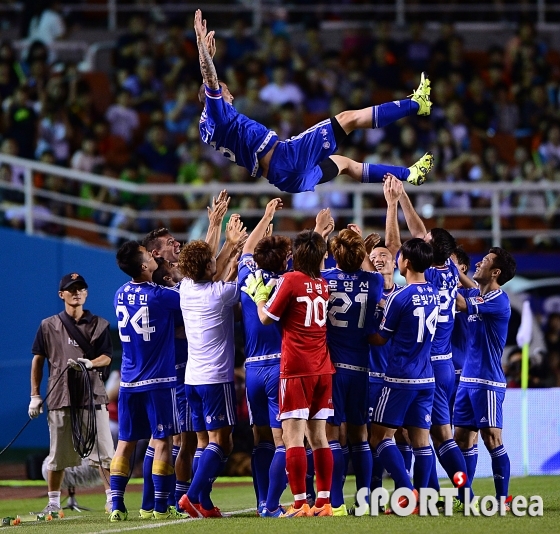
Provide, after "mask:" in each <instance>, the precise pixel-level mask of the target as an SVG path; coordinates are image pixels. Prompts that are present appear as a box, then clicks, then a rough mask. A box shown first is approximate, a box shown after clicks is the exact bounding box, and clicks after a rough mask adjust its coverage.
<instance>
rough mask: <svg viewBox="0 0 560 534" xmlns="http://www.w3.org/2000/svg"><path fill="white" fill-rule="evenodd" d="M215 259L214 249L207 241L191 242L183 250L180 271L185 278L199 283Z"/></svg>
mask: <svg viewBox="0 0 560 534" xmlns="http://www.w3.org/2000/svg"><path fill="white" fill-rule="evenodd" d="M213 257H214V254H213V253H212V249H211V247H210V245H209V244H208V243H206V241H200V240H197V241H191V242H190V243H187V244H186V245H185V246H184V247H183V248H182V249H181V254H179V270H180V271H181V274H182V275H183V276H186V277H187V278H190V279H191V280H194V281H195V282H198V281H199V280H201V279H202V277H203V276H204V273H205V272H206V267H207V265H208V263H209V262H210V261H212V258H213Z"/></svg>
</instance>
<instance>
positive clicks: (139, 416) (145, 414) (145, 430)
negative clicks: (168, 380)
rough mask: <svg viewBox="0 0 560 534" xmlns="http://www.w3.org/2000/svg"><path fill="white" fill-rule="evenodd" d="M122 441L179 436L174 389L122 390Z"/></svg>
mask: <svg viewBox="0 0 560 534" xmlns="http://www.w3.org/2000/svg"><path fill="white" fill-rule="evenodd" d="M118 410H119V440H120V441H138V440H139V439H150V437H154V438H156V439H162V438H165V437H167V436H173V435H175V434H178V433H179V417H178V413H177V399H176V394H175V388H164V389H151V390H149V391H139V392H134V391H130V390H129V389H128V388H121V389H120V390H119V402H118Z"/></svg>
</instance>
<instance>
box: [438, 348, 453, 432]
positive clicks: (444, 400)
mask: <svg viewBox="0 0 560 534" xmlns="http://www.w3.org/2000/svg"><path fill="white" fill-rule="evenodd" d="M432 368H433V370H434V378H435V380H436V389H435V391H434V405H433V407H432V425H450V424H451V414H452V413H453V404H452V403H453V391H454V389H455V367H453V362H452V361H451V358H450V359H448V360H438V361H435V362H432Z"/></svg>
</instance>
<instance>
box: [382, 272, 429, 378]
mask: <svg viewBox="0 0 560 534" xmlns="http://www.w3.org/2000/svg"><path fill="white" fill-rule="evenodd" d="M438 302H439V295H438V290H437V288H436V287H434V286H433V285H432V284H430V283H428V282H424V283H417V284H410V285H407V286H405V287H403V288H402V289H399V290H397V291H395V292H394V293H393V294H392V295H391V296H389V298H388V299H387V302H386V304H385V312H384V313H383V319H382V321H381V324H380V326H379V335H380V336H382V337H384V338H386V339H389V338H392V350H391V354H390V356H389V360H388V362H387V369H386V371H385V382H387V383H389V384H390V386H391V387H392V388H408V389H426V388H433V387H434V371H433V368H432V364H431V361H430V351H431V348H432V339H433V337H434V333H435V331H436V324H437V318H438Z"/></svg>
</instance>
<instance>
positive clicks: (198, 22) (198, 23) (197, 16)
mask: <svg viewBox="0 0 560 534" xmlns="http://www.w3.org/2000/svg"><path fill="white" fill-rule="evenodd" d="M194 31H195V33H196V37H197V39H202V40H204V39H206V34H207V32H208V30H207V29H206V19H203V18H202V11H200V9H197V10H196V11H195V12H194Z"/></svg>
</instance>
